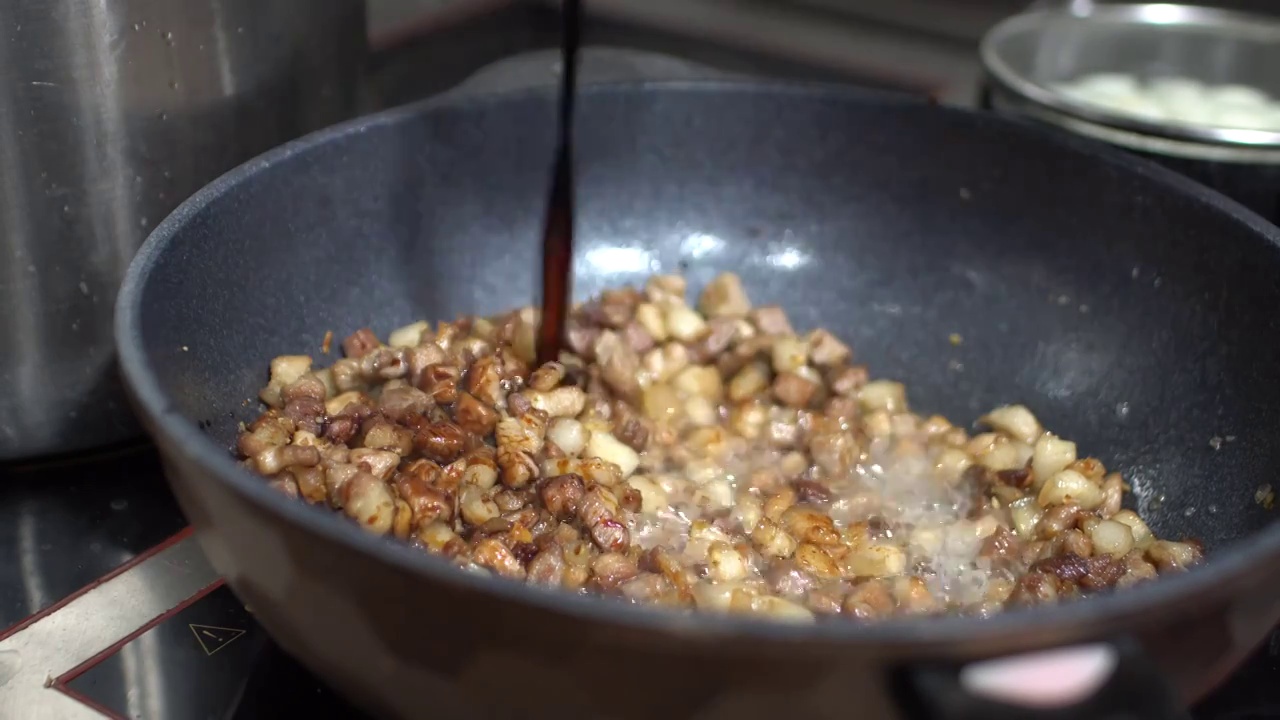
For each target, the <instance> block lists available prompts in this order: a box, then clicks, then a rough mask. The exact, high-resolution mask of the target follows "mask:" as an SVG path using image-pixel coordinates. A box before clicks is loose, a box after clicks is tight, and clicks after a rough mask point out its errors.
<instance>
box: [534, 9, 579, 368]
mask: <svg viewBox="0 0 1280 720" xmlns="http://www.w3.org/2000/svg"><path fill="white" fill-rule="evenodd" d="M581 10H582V9H581V1H580V0H562V5H561V22H562V28H561V31H560V33H561V34H560V64H561V68H560V108H559V117H558V118H557V120H556V123H557V128H556V131H557V134H556V155H555V164H554V166H553V169H552V171H551V172H552V175H551V196H550V199H549V200H548V201H547V221H546V227H545V228H544V230H543V235H542V325H541V327H540V328H539V330H538V364H542V363H545V362H550V361H552V360H556V359H558V358H559V357H560V350H561V349H563V348H564V347H565V334H566V325H567V323H568V320H569V307H570V302H571V300H570V298H571V296H572V294H573V292H572V291H573V288H572V287H571V286H572V282H571V281H572V279H573V277H572V276H573V214H574V213H573V100H574V95H575V94H576V93H577V84H578V35H579V33H578V27H579V22H580V19H581Z"/></svg>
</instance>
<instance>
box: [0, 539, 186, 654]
mask: <svg viewBox="0 0 1280 720" xmlns="http://www.w3.org/2000/svg"><path fill="white" fill-rule="evenodd" d="M191 532H192V531H191V528H190V527H185V528H183V529H181V530H179V531H178V532H177V533H175V534H174V535H172V536H171V537H170V538H169V539H168V540H163V541H161V542H160V543H158V544H157V545H156V546H154V547H152V548H150V549H148V550H145V551H143V552H141V553H139V554H138V555H135V556H133V557H132V558H131V559H129V560H128V561H126V562H125V563H123V564H121V565H120V566H119V567H117V568H116V569H114V570H112V571H111V572H109V573H107V574H106V575H103V576H102V577H100V578H98V579H97V580H94V581H93V582H91V583H89V584H88V585H85V586H84V587H82V588H80V589H79V590H77V591H75V592H73V593H71V594H70V595H68V596H66V597H64V598H62V599H61V600H59V601H58V602H56V603H54V604H52V605H50V606H49V607H47V608H45V609H43V610H41V611H40V612H38V613H36V614H35V615H30V616H27V617H26V618H23V619H22V620H19V621H18V623H17V624H16V625H13V626H11V627H9V628H7V629H5V630H4V631H3V632H0V640H4V639H5V638H7V637H9V636H10V635H12V634H14V633H16V632H18V631H19V630H22V629H23V628H26V627H27V626H28V625H30V624H31V623H33V622H35V621H37V620H39V619H40V618H43V617H45V616H46V615H49V614H51V613H53V612H56V611H57V610H61V609H62V608H64V607H66V605H67V603H69V602H71V601H72V600H75V599H76V598H78V597H80V596H81V595H83V594H85V593H87V592H89V591H90V590H92V589H94V588H96V587H98V586H99V585H101V584H102V583H104V582H106V581H108V580H110V579H111V578H114V577H116V576H117V575H120V574H122V573H124V572H126V571H127V570H129V569H130V568H132V567H134V566H136V565H138V564H140V563H142V562H143V561H144V560H147V559H148V558H150V557H152V556H154V555H155V554H157V553H159V552H160V551H162V550H164V549H165V548H169V547H172V546H174V545H177V544H178V543H180V542H182V541H183V540H186V539H187V538H188V537H190V536H191Z"/></svg>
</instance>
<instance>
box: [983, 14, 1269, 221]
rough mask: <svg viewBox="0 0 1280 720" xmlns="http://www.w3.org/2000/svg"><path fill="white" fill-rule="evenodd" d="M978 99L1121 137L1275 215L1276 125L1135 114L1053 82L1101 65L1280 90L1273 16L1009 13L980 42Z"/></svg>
mask: <svg viewBox="0 0 1280 720" xmlns="http://www.w3.org/2000/svg"><path fill="white" fill-rule="evenodd" d="M981 55H982V62H983V66H984V69H985V71H986V76H987V92H986V94H985V97H984V98H983V103H984V104H985V105H987V106H988V107H990V108H992V109H994V110H996V111H998V112H1003V113H1008V114H1013V115H1019V116H1023V117H1028V118H1031V119H1034V120H1037V121H1040V122H1045V123H1050V124H1053V125H1057V126H1059V127H1062V128H1065V129H1066V130H1069V131H1071V132H1073V133H1076V134H1080V135H1086V136H1089V137H1092V138H1095V139H1098V140H1102V141H1104V142H1108V143H1111V144H1113V145H1118V146H1120V147H1123V148H1126V149H1128V150H1130V151H1133V152H1136V153H1138V154H1141V155H1145V156H1147V157H1150V158H1152V159H1155V160H1157V161H1159V162H1161V163H1163V164H1165V165H1168V166H1170V167H1172V168H1174V169H1176V170H1178V171H1180V172H1182V173H1184V174H1186V175H1189V176H1191V177H1192V178H1194V179H1196V180H1198V181H1200V182H1202V183H1204V184H1206V185H1209V186H1210V187H1213V188H1215V189H1217V190H1219V191H1221V192H1223V193H1225V194H1227V195H1229V196H1231V197H1233V198H1235V199H1236V200H1239V201H1240V202H1242V203H1244V204H1245V205H1247V206H1249V207H1251V208H1252V209H1254V210H1256V211H1257V212H1259V213H1261V214H1263V215H1265V216H1267V217H1268V218H1270V219H1271V220H1272V221H1273V222H1280V133H1275V132H1267V131H1261V130H1243V129H1239V128H1231V127H1215V126H1212V125H1188V124H1179V123H1173V122H1165V121H1158V120H1151V119H1143V118H1139V117H1135V116H1128V115H1123V114H1119V113H1116V112H1113V111H1110V110H1108V109H1106V108H1104V107H1101V106H1098V105H1093V104H1088V103H1084V102H1081V101H1080V100H1078V99H1075V98H1072V97H1069V96H1068V95H1066V94H1064V93H1062V92H1060V91H1059V90H1058V89H1057V88H1058V87H1059V86H1060V83H1063V82H1065V81H1069V80H1072V79H1075V78H1078V77H1080V76H1083V75H1088V74H1090V73H1097V72H1109V73H1110V72H1121V73H1126V74H1130V75H1134V76H1136V77H1139V78H1142V79H1150V78H1155V77H1162V76H1164V77H1168V76H1177V77H1184V78H1190V79H1193V80H1198V81H1201V82H1204V83H1210V84H1229V83H1231V84H1235V83H1239V84H1246V85H1250V86H1252V87H1256V88H1258V89H1260V90H1263V91H1265V92H1267V93H1268V94H1270V95H1271V96H1272V97H1277V96H1280V20H1278V19H1277V18H1275V17H1270V16H1263V15H1254V14H1247V13H1240V12H1234V11H1227V10H1220V9H1215V8H1208V7H1199V6H1195V5H1181V4H1171V3H1147V4H1121V5H1101V4H1100V5H1093V4H1092V3H1090V2H1084V3H1080V2H1074V3H1067V4H1066V5H1061V6H1058V7H1056V8H1048V9H1036V10H1032V11H1029V12H1025V13H1022V14H1019V15H1016V16H1014V17H1011V18H1009V19H1007V20H1005V21H1004V22H1002V23H1000V24H999V25H997V26H995V27H994V28H992V29H991V31H990V32H988V33H987V35H986V37H985V38H984V39H983V42H982V49H981Z"/></svg>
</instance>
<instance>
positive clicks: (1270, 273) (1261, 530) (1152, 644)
mask: <svg viewBox="0 0 1280 720" xmlns="http://www.w3.org/2000/svg"><path fill="white" fill-rule="evenodd" d="M553 100H554V98H553V96H552V93H551V92H550V91H549V90H546V89H531V90H522V91H516V92H510V93H497V94H483V95H467V96H453V97H447V98H443V99H437V100H432V101H427V102H424V103H421V104H416V105H410V106H406V107H403V108H399V109H395V110H391V111H388V112H385V113H382V114H379V115H375V116H371V117H367V118H363V119H361V120H358V121H356V122H353V123H350V124H346V125H342V126H339V127H337V128H334V129H331V130H326V131H323V132H321V133H319V134H316V135H312V136H310V137H307V138H304V139H302V140H300V141H297V142H294V143H292V144H289V145H287V146H284V147H282V148H280V149H278V150H276V151H274V152H271V153H268V154H267V155H265V156H263V157H261V158H259V159H257V160H254V161H251V162H249V163H248V164H246V165H244V166H242V167H241V168H239V169H237V170H235V171H233V172H231V173H230V174H228V175H226V176H225V177H223V178H221V179H219V180H217V181H216V182H214V183H213V184H211V185H210V186H208V187H206V188H205V189H204V190H202V191H201V192H199V193H198V194H197V195H195V196H194V197H193V198H191V199H190V200H189V201H187V202H186V203H185V204H184V205H183V206H181V208H180V209H178V210H177V211H176V212H175V213H174V214H173V215H172V216H171V217H169V218H168V219H167V220H165V221H164V222H163V223H162V224H161V225H160V226H159V227H157V229H156V230H155V232H154V233H153V234H152V236H151V238H150V239H149V240H148V241H147V243H146V245H145V246H144V247H143V248H142V250H141V252H140V253H139V255H138V256H137V258H136V260H135V262H134V264H133V266H132V267H131V269H130V271H129V273H128V276H127V278H126V281H125V284H124V288H123V290H122V292H121V294H120V297H119V304H118V307H117V334H118V341H119V346H120V352H121V361H122V366H123V369H124V373H125V377H126V379H127V383H128V386H129V387H130V389H131V392H132V393H133V396H134V399H135V402H136V405H137V408H138V409H139V412H140V414H141V416H142V418H143V421H144V423H145V424H146V426H147V428H148V429H149V431H150V432H151V433H152V434H153V435H154V437H155V439H156V441H157V443H158V444H159V447H160V449H161V453H162V456H163V459H164V463H165V467H166V472H167V475H168V478H169V481H170V483H171V484H172V487H173V490H174V492H175V494H176V495H177V498H178V500H179V502H180V503H181V505H182V508H183V509H184V511H185V512H186V514H187V515H188V517H189V519H190V520H191V522H192V524H193V525H194V526H195V528H196V529H197V531H198V533H199V537H200V539H201V542H202V544H203V546H204V548H205V549H206V551H207V553H208V555H209V557H210V560H211V561H212V563H213V564H214V566H215V567H216V568H217V569H218V570H219V571H220V572H222V573H223V574H224V575H225V576H226V578H227V581H228V582H229V584H230V585H231V587H232V588H233V589H234V590H235V591H236V593H237V594H238V595H239V596H240V598H241V599H242V600H244V601H245V602H246V603H247V604H248V605H249V607H250V608H251V609H252V610H253V611H254V613H255V614H256V616H257V617H258V618H259V619H260V620H261V622H262V624H263V625H264V626H265V627H266V628H267V629H268V631H269V632H270V633H271V634H272V636H273V637H274V638H275V639H276V640H277V641H278V642H279V643H280V644H281V645H282V646H283V647H284V648H285V649H286V650H287V651H288V652H289V653H291V654H293V655H294V656H296V657H297V658H298V659H299V660H301V661H302V662H303V663H304V664H306V665H307V666H308V667H309V668H310V669H312V670H313V671H315V672H316V673H317V674H319V675H320V676H321V677H323V678H324V679H325V680H326V681H328V682H330V683H331V684H332V685H333V686H334V687H335V688H336V689H337V690H338V691H339V692H341V693H343V694H344V695H346V696H348V697H349V698H351V699H352V700H353V701H354V702H356V703H357V704H359V705H361V706H362V707H365V708H367V709H369V710H370V711H373V712H376V713H378V714H380V715H383V716H387V717H397V718H419V717H452V716H462V715H463V714H466V716H468V717H526V718H527V717H558V718H559V717H564V718H576V717H616V718H653V717H662V716H670V717H694V716H696V717H706V718H735V719H740V718H744V717H748V718H753V717H761V718H772V719H776V718H777V717H806V718H849V717H859V718H862V717H884V718H895V717H904V718H905V717H946V718H997V719H998V718H1013V717H1088V718H1104V717H1116V718H1119V717H1160V718H1166V717H1179V716H1181V715H1180V713H1181V712H1182V706H1183V705H1184V704H1185V703H1187V702H1190V701H1193V700H1194V699H1196V698H1198V697H1200V696H1202V695H1203V694H1204V693H1205V692H1207V691H1208V690H1209V689H1210V688H1211V687H1212V686H1213V685H1214V683H1215V682H1217V681H1218V680H1220V679H1221V678H1222V677H1223V676H1224V675H1225V674H1226V673H1227V672H1228V671H1229V670H1230V669H1231V668H1232V667H1233V666H1234V665H1235V664H1236V663H1238V662H1239V661H1240V660H1241V659H1242V658H1243V656H1244V655H1245V654H1246V653H1247V652H1248V651H1249V650H1250V649H1251V647H1252V646H1253V645H1254V644H1255V643H1256V642H1257V641H1258V640H1260V639H1261V637H1262V636H1263V634H1264V633H1265V632H1266V631H1267V630H1268V629H1269V628H1270V627H1271V626H1272V625H1273V624H1274V623H1275V622H1276V621H1277V619H1278V618H1280V570H1278V568H1280V565H1278V564H1277V560H1278V559H1280V529H1278V528H1277V527H1276V526H1275V524H1274V522H1273V514H1272V513H1271V512H1270V511H1269V510H1268V509H1267V508H1265V507H1263V506H1261V505H1260V504H1259V503H1258V502H1257V501H1256V499H1255V496H1256V495H1257V494H1258V491H1259V488H1260V486H1262V485H1264V484H1266V483H1268V482H1269V481H1270V480H1271V477H1272V475H1273V469H1274V468H1276V467H1277V466H1280V444H1278V443H1277V442H1276V441H1275V437H1276V429H1277V424H1278V423H1277V421H1278V420H1280V417H1278V413H1280V382H1277V381H1280V319H1278V318H1277V313H1276V311H1275V309H1276V308H1277V307H1280V283H1278V282H1277V277H1280V244H1278V243H1280V231H1278V230H1277V229H1276V228H1275V227H1273V226H1271V225H1269V224H1267V223H1265V222H1264V221H1263V220H1261V219H1260V218H1258V217H1257V216H1255V215H1253V214H1251V213H1250V212H1248V211H1246V210H1244V209H1243V208H1241V207H1240V206H1239V205H1237V204H1235V203H1233V202H1231V201H1229V200H1227V199H1225V198H1223V197H1221V196H1219V195H1217V194H1214V193H1212V192H1211V191H1208V190H1206V189H1204V188H1202V187H1200V186H1198V185H1195V184H1193V183H1192V182H1190V181H1188V180H1186V179H1184V178H1181V177H1179V176H1176V175H1174V174H1173V173H1171V172H1169V171H1167V170H1164V169H1161V168H1159V167H1157V166H1155V165H1153V164H1150V163H1147V162H1145V161H1142V160H1139V159H1136V158H1132V157H1129V156H1127V155H1123V154H1120V153H1119V152H1117V151H1114V150H1111V149H1108V148H1106V147H1103V146H1101V145H1100V144H1095V143H1092V142H1089V141H1086V140H1081V139H1077V138H1071V137H1067V136H1066V135H1065V134H1061V133H1055V132H1053V131H1049V130H1044V129H1040V128H1036V127H1031V126H1027V125H1024V124H1020V123H1018V122H1016V121H1012V120H1008V119H1003V118H997V117H994V116H989V115H980V114H974V113H969V112H965V111H960V110H952V109H941V108H937V107H931V106H929V105H928V104H927V103H924V102H920V101H917V100H914V99H910V98H905V97H898V96H894V95H886V94H879V93H872V92H863V91H857V90H853V89H841V88H833V87H813V86H796V85H785V84H771V83H762V82H732V83H725V82H711V83H697V82H695V83H674V84H672V83H650V84H621V85H608V86H596V87H593V88H590V89H588V90H585V91H584V93H583V95H582V97H581V98H580V103H579V113H580V114H579V120H578V142H579V149H578V153H579V155H578V157H579V186H578V211H579V220H578V222H579V230H578V244H579V248H578V250H579V252H580V257H578V258H577V261H576V264H575V272H576V280H575V282H576V291H577V293H578V294H579V295H581V296H585V295H587V294H590V293H594V292H596V291H599V290H601V289H603V288H606V287H611V286H618V285H622V284H626V283H636V282H640V281H641V280H642V279H643V278H644V277H646V276H647V275H648V274H650V273H652V272H655V271H663V272H683V273H685V274H686V276H688V277H689V278H690V281H691V284H692V285H694V286H695V287H696V286H698V285H699V284H701V283H703V282H705V281H706V280H708V279H709V278H711V277H712V276H713V275H714V274H716V273H717V272H720V271H724V270H732V271H734V272H737V273H738V274H740V275H741V276H742V277H743V279H744V281H745V283H746V285H747V287H748V288H749V290H750V292H751V294H752V297H753V300H755V301H756V302H758V303H778V304H781V305H783V306H784V307H786V308H787V309H788V310H789V312H790V314H791V317H792V318H793V322H794V323H795V324H796V325H797V326H798V327H816V326H824V327H827V328H829V329H830V330H832V331H833V332H835V333H836V334H838V335H839V336H841V337H843V338H846V339H848V340H849V341H850V343H851V344H852V345H853V347H854V348H855V350H856V352H857V353H858V355H859V357H860V360H861V361H862V362H865V363H867V364H868V365H869V367H870V369H871V371H872V372H873V374H876V375H880V376H888V377H894V378H898V379H902V380H904V381H905V382H907V383H908V386H909V388H910V390H911V400H912V403H913V406H914V407H915V408H917V409H918V410H922V411H926V412H941V413H945V414H947V415H948V416H950V417H953V418H956V419H960V418H973V417H976V416H977V415H978V414H980V413H981V412H982V411H985V410H986V409H989V408H991V407H994V406H996V405H999V404H1002V403H1007V402H1023V403H1026V404H1028V405H1029V406H1030V407H1031V408H1032V409H1033V410H1034V411H1035V412H1036V413H1037V415H1038V416H1039V417H1040V418H1041V419H1042V420H1043V421H1044V422H1045V425H1046V426H1047V427H1050V428H1053V429H1054V430H1056V431H1057V432H1059V433H1061V434H1062V435H1063V436H1065V437H1070V438H1072V439H1074V440H1076V441H1077V442H1078V443H1080V445H1081V446H1082V449H1083V450H1084V451H1086V452H1087V453H1088V454H1090V455H1096V456H1098V457H1100V458H1103V459H1104V460H1105V461H1106V462H1107V463H1108V465H1109V466H1113V467H1114V468H1115V469H1117V470H1120V471H1121V472H1123V473H1124V475H1125V477H1126V478H1127V479H1128V480H1129V482H1130V483H1131V484H1132V485H1133V488H1134V491H1135V492H1134V494H1133V497H1131V498H1130V501H1131V502H1133V503H1135V506H1136V507H1137V508H1138V509H1139V510H1140V511H1141V512H1142V513H1143V514H1144V515H1145V516H1146V517H1147V518H1148V519H1149V520H1150V522H1151V524H1152V526H1153V527H1154V529H1155V530H1156V531H1157V533H1159V534H1160V535H1161V536H1168V537H1173V538H1181V537H1188V536H1190V537H1196V538H1199V539H1200V540H1201V541H1202V542H1203V543H1204V545H1205V547H1206V549H1207V551H1208V554H1209V561H1208V562H1207V563H1206V564H1204V565H1203V566H1202V567H1199V568H1197V569H1195V570H1193V571H1191V572H1188V573H1185V574H1180V575H1176V576H1173V577H1168V578H1166V579H1162V580H1160V581H1158V582H1155V583H1150V584H1145V585H1143V586H1139V587H1135V588H1132V589H1129V590H1125V591H1122V592H1118V593H1116V594H1114V595H1106V596H1100V597H1095V598H1091V599H1088V600H1084V601H1079V602H1068V603H1063V604H1060V605H1058V606H1054V607H1039V608H1034V609H1029V610H1014V611H1009V612H1007V613H1005V614H1002V615H1000V616H997V617H995V618H993V619H989V620H977V619H972V618H960V617H943V618H930V619H916V620H890V621H887V622H884V623H881V624H869V625H862V624H855V623H825V624H819V625H816V626H811V627H794V626H783V625H774V624H767V623H759V622H753V621H749V620H744V619H736V618H726V617H709V616H686V615H678V614H674V613H671V612H666V611H661V610H657V609H653V608H645V607H635V606H623V605H620V604H618V603H615V602H609V601H606V600H600V599H596V598H588V597H578V596H570V595H568V594H564V593H560V592H556V591H544V590H539V589H536V588H530V587H525V586H522V585H517V584H514V583H508V582H504V581H501V580H496V579H493V578H489V577H480V576H475V575H471V574H467V573H463V572H460V571H457V570H455V569H454V568H452V567H449V566H448V565H447V564H446V563H445V562H443V561H440V560H438V559H437V558H434V557H430V556H428V555H426V554H424V553H421V552H420V551H417V550H414V549H412V548H410V547H407V546H403V545H399V544H396V543H394V542H392V541H388V540H383V539H376V538H373V537H370V536H368V535H367V534H365V533H363V532H362V531H360V530H358V529H357V528H356V527H355V526H354V525H352V524H350V523H348V522H346V521H344V520H343V519H342V518H339V517H336V516H334V515H332V514H331V513H330V512H328V511H326V510H319V509H316V508H312V507H308V506H305V505H303V504H300V503H296V502H293V501H289V500H287V499H286V498H284V497H283V496H281V495H279V494H277V493H275V492H274V491H272V490H270V489H269V488H268V487H267V486H266V483H265V482H264V481H263V480H262V479H261V478H257V477H254V476H251V475H249V474H247V473H246V472H245V471H242V470H241V469H240V468H239V467H238V466H237V465H236V463H235V462H234V460H233V458H232V455H231V452H230V450H229V448H230V447H231V445H232V443H233V441H234V438H235V435H236V431H237V427H236V425H237V422H239V421H245V420H249V419H251V418H253V417H254V416H255V415H256V413H257V412H258V411H259V408H258V407H257V405H256V400H254V401H249V400H246V399H247V398H253V397H254V396H255V393H256V392H257V390H258V389H259V388H260V386H261V385H262V384H263V382H264V379H265V374H264V369H265V368H266V367H267V365H268V363H269V361H270V359H271V358H272V357H273V356H276V355H279V354H285V353H298V352H310V353H311V354H313V355H315V356H317V357H320V356H321V352H320V346H321V338H322V336H323V335H324V334H325V332H326V331H327V330H332V331H333V332H334V334H335V335H337V336H339V337H342V336H343V335H344V334H345V333H349V332H352V331H354V330H355V329H357V328H359V327H362V326H364V325H366V324H370V323H371V324H372V327H373V328H374V330H375V331H377V332H379V333H385V332H387V331H388V330H389V329H391V328H394V327H397V326H399V325H402V324H405V323H407V322H410V321H412V320H414V319H417V318H419V317H432V318H449V317H453V316H454V315H456V314H459V313H476V312H480V313H492V312H498V311H500V310H503V309H506V308H509V307H513V306H519V305H524V304H528V303H530V302H531V301H533V300H534V299H535V297H536V292H537V288H536V287H535V285H534V278H535V276H536V272H535V267H536V265H535V263H536V262H537V258H536V256H535V254H536V251H537V246H538V243H537V242H536V237H537V235H538V232H539V228H540V226H541V220H542V212H543V201H544V196H545V184H546V180H547V177H546V176H547V169H548V168H549V163H550V160H551V152H552V142H551V141H552V137H553V133H552V127H553V120H554V102H553ZM953 333H958V334H960V335H961V336H962V337H963V343H962V344H961V345H959V346H954V345H953V344H952V343H951V342H950V341H949V337H950V336H951V335H952V334H953ZM1082 643H1100V644H1101V645H1099V647H1104V648H1110V649H1111V650H1112V651H1113V652H1114V653H1115V654H1114V657H1117V658H1118V664H1117V665H1116V668H1115V671H1114V673H1113V674H1112V675H1111V678H1110V681H1109V682H1108V683H1107V684H1105V685H1104V686H1103V687H1102V689H1101V690H1099V691H1098V692H1097V693H1096V694H1094V695H1092V696H1091V697H1089V698H1088V699H1086V700H1084V701H1082V702H1081V703H1079V704H1077V705H1075V706H1072V707H1068V708H1065V709H1051V710H1036V709H1031V708H1026V707H1015V706H1013V705H1009V704H1006V703H1000V702H997V701H995V700H993V699H991V698H989V697H985V696H982V695H979V694H977V693H975V692H974V691H973V687H972V686H971V685H968V684H966V683H965V682H963V677H964V675H963V672H962V668H964V667H965V666H966V663H971V662H974V661H978V660H984V659H989V658H994V657H1002V656H1007V655H1011V654H1015V653H1022V652H1026V651H1032V650H1038V649H1044V648H1054V647H1064V646H1075V645H1079V644H1082ZM1170 688H1176V690H1171V689H1170Z"/></svg>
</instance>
